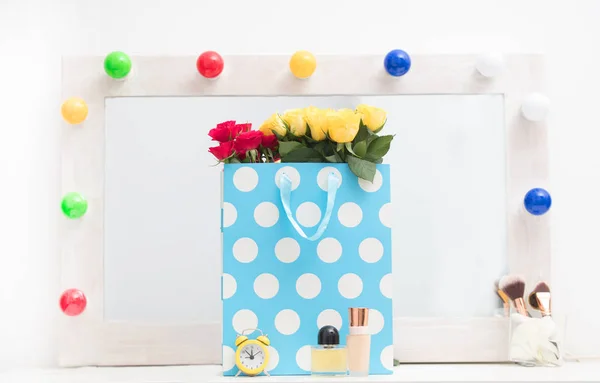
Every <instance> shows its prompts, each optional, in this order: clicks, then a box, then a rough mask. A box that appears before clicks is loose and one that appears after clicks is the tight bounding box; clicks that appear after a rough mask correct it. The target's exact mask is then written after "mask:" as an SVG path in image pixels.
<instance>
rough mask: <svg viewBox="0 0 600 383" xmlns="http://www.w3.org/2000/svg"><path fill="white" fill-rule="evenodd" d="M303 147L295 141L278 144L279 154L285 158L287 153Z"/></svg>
mask: <svg viewBox="0 0 600 383" xmlns="http://www.w3.org/2000/svg"><path fill="white" fill-rule="evenodd" d="M300 147H303V146H302V144H301V143H299V142H297V141H286V142H280V143H279V154H280V155H281V157H283V156H286V155H287V154H288V153H290V152H292V151H294V150H296V149H298V148H300Z"/></svg>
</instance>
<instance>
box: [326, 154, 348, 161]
mask: <svg viewBox="0 0 600 383" xmlns="http://www.w3.org/2000/svg"><path fill="white" fill-rule="evenodd" d="M325 159H326V160H327V162H334V163H341V162H344V160H342V157H340V155H339V154H337V153H335V152H334V153H333V154H332V155H331V156H326V157H325Z"/></svg>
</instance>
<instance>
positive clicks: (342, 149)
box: [336, 143, 345, 152]
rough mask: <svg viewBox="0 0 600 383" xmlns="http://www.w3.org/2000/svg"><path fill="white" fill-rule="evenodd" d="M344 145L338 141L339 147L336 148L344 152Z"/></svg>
mask: <svg viewBox="0 0 600 383" xmlns="http://www.w3.org/2000/svg"><path fill="white" fill-rule="evenodd" d="M344 147H345V146H344V144H340V143H338V144H337V149H336V151H338V152H342V151H344Z"/></svg>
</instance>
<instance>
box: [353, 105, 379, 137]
mask: <svg viewBox="0 0 600 383" xmlns="http://www.w3.org/2000/svg"><path fill="white" fill-rule="evenodd" d="M356 110H357V111H358V112H359V113H361V114H362V122H363V125H365V126H366V127H367V129H369V130H370V131H371V132H373V133H377V132H379V131H380V130H381V129H383V126H384V125H385V122H386V121H387V113H386V112H385V110H383V109H381V108H376V107H374V106H369V105H365V104H361V105H359V106H357V107H356Z"/></svg>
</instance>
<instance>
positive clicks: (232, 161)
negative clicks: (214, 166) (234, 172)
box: [229, 157, 240, 164]
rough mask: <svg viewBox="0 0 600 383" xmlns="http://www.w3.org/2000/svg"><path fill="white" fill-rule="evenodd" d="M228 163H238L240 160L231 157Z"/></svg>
mask: <svg viewBox="0 0 600 383" xmlns="http://www.w3.org/2000/svg"><path fill="white" fill-rule="evenodd" d="M229 163H230V164H239V163H240V160H238V159H237V158H235V157H233V158H230V159H229Z"/></svg>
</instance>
